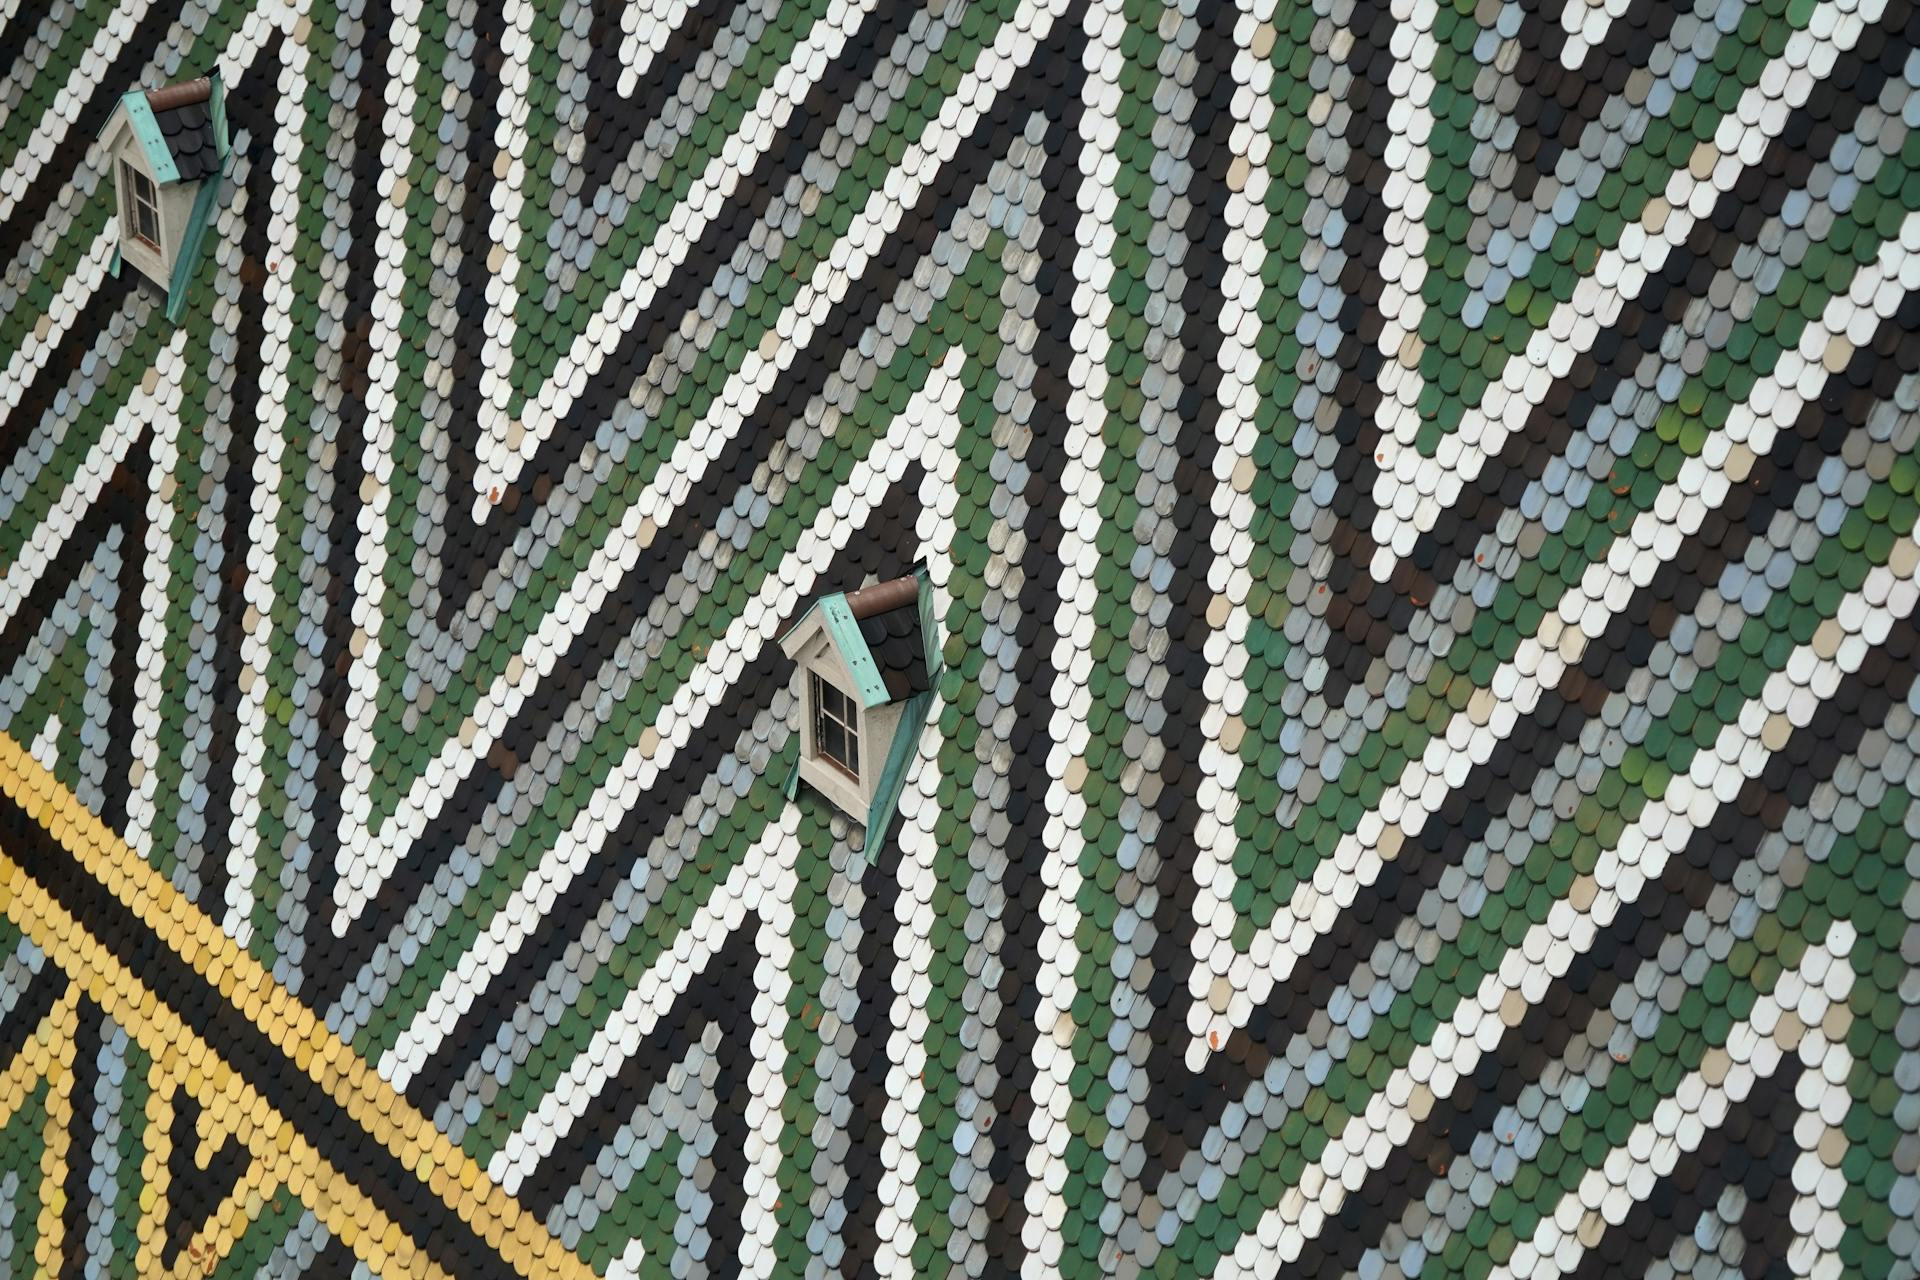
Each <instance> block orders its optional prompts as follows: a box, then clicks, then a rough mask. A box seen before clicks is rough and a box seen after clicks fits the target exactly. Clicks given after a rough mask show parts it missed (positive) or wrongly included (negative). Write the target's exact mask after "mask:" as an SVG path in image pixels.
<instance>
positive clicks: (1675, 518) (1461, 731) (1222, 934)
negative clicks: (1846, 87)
mask: <svg viewBox="0 0 1920 1280" xmlns="http://www.w3.org/2000/svg"><path fill="white" fill-rule="evenodd" d="M1916 251H1920V214H1909V215H1908V216H1907V219H1906V221H1905V222H1903V223H1902V224H1901V227H1900V233H1899V235H1898V236H1897V237H1895V238H1893V239H1890V240H1888V241H1886V242H1885V243H1884V244H1882V245H1881V248H1880V252H1879V255H1878V257H1876V259H1875V260H1874V262H1873V263H1871V264H1870V265H1868V266H1866V267H1864V268H1862V269H1861V270H1860V272H1859V273H1858V274H1857V275H1856V276H1855V277H1854V279H1853V282H1852V284H1851V286H1850V287H1849V289H1848V290H1847V292H1846V293H1844V294H1840V295H1837V296H1836V297H1834V298H1832V299H1830V300H1829V301H1828V304H1827V308H1826V311H1825V314H1824V315H1823V316H1822V317H1821V319H1820V321H1819V322H1818V323H1816V324H1811V325H1809V326H1808V327H1807V329H1806V330H1805V332H1804V333H1803V334H1802V335H1801V339H1800V343H1799V346H1798V347H1797V348H1795V349H1794V350H1792V351H1789V352H1787V353H1785V354H1784V355H1782V357H1781V358H1780V361H1779V363H1778V364H1777V365H1776V366H1775V368H1774V371H1773V373H1772V374H1771V375H1770V376H1769V377H1768V378H1766V379H1763V380H1762V381H1761V382H1759V383H1758V384H1757V385H1756V386H1755V388H1754V390H1753V393H1752V395H1751V396H1750V398H1749V399H1748V401H1747V402H1746V403H1745V404H1742V405H1740V406H1737V407H1736V408H1735V409H1734V411H1733V412H1732V413H1731V414H1730V415H1729V417H1728V421H1727V424H1726V426H1725V427H1724V428H1723V429H1722V430H1720V431H1719V432H1716V433H1715V434H1714V435H1713V436H1712V437H1711V438H1710V439H1709V440H1708V442H1707V445H1706V448H1705V449H1704V450H1703V451H1702V452H1701V453H1700V454H1699V455H1698V456H1696V457H1692V458H1689V459H1688V460H1687V461H1686V462H1685V463H1684V464H1683V465H1682V466H1681V468H1680V472H1679V475H1678V476H1677V477H1676V478H1675V479H1674V482H1673V483H1672V484H1670V485H1668V486H1667V487H1666V488H1665V489H1664V490H1663V491H1662V492H1661V494H1660V495H1659V497H1658V498H1657V499H1656V500H1655V502H1654V505H1653V508H1652V509H1651V510H1650V511H1646V512H1643V513H1642V514H1641V515H1640V516H1639V517H1638V518H1637V519H1636V520H1635V521H1634V524H1633V526H1632V528H1631V529H1630V530H1629V531H1628V533H1627V535H1626V536H1625V537H1623V538H1620V539H1617V540H1616V541H1615V542H1614V543H1613V545H1612V546H1611V547H1610V548H1609V549H1608V552H1607V557H1606V559H1605V560H1602V561H1596V562H1595V563H1593V564H1592V565H1590V566H1588V568H1587V571H1586V573H1585V574H1584V575H1583V576H1582V578H1581V580H1580V584H1579V585H1578V586H1577V587H1575V588H1573V589H1572V590H1570V591H1569V592H1568V593H1567V594H1566V595H1565V596H1564V597H1563V598H1562V599H1561V601H1560V604H1559V606H1558V608H1557V609H1556V610H1555V611H1554V612H1553V613H1550V614H1548V615H1547V617H1546V618H1545V620H1544V621H1543V622H1542V624H1541V627H1540V630H1539V632H1538V634H1536V635H1535V636H1534V637H1532V638H1530V639H1528V640H1527V641H1525V642H1524V643H1523V644H1522V645H1521V646H1520V649H1519V651H1518V652H1516V653H1515V655H1514V657H1513V659H1512V660H1511V661H1510V662H1508V663H1507V664H1506V665H1505V666H1503V667H1502V668H1501V669H1500V670H1499V671H1498V672H1497V673H1496V674H1495V676H1494V678H1493V680H1492V681H1491V682H1490V683H1489V685H1488V687H1487V688H1486V689H1483V690H1481V691H1480V692H1479V693H1477V694H1475V695H1474V697H1473V699H1472V700H1471V701H1470V702H1469V703H1468V705H1467V707H1466V708H1465V710H1464V711H1462V712H1461V713H1459V714H1456V715H1455V716H1454V717H1453V718H1452V719H1451V720H1449V721H1448V723H1447V728H1446V732H1445V733H1444V734H1442V735H1439V736H1436V737H1434V738H1433V739H1432V740H1430V741H1429V742H1428V744H1427V747H1426V750H1425V752H1424V753H1423V755H1422V757H1421V759H1420V760H1418V761H1416V762H1413V763H1410V764H1409V765H1408V766H1407V767H1406V769H1405V770H1404V771H1403V772H1402V773H1401V775H1400V777H1399V779H1398V780H1397V781H1396V782H1395V784H1394V785H1393V786H1391V787H1389V788H1388V790H1387V792H1386V794H1385V795H1384V796H1383V797H1382V799H1381V801H1380V803H1379V805H1378V806H1377V807H1376V808H1375V809H1374V811H1373V812H1371V813H1369V814H1368V815H1367V816H1366V817H1365V818H1363V819H1362V821H1361V823H1360V825H1359V826H1358V828H1357V829H1356V830H1355V831H1354V832H1353V833H1351V834H1349V835H1347V836H1345V837H1343V838H1342V839H1341V841H1340V844H1339V845H1338V847H1337V848H1336V849H1335V850H1334V852H1333V853H1332V854H1331V855H1330V856H1329V857H1327V858H1325V859H1323V860H1322V861H1321V862H1320V863H1319V864H1318V865H1317V866H1316V867H1315V868H1314V873H1313V877H1312V879H1311V880H1309V881H1307V882H1305V883H1303V884H1301V885H1299V886H1298V887H1297V888H1296V889H1295V890H1294V893H1293V895H1292V899H1291V901H1290V902H1289V903H1288V904H1287V905H1286V906H1284V907H1282V908H1281V909H1280V910H1279V911H1277V912H1276V913H1275V914H1274V918H1273V920H1272V921H1271V922H1269V924H1268V925H1267V927H1266V928H1264V929H1262V930H1260V932H1259V933H1258V934H1257V935H1256V936H1255V939H1254V942H1253V945H1252V947H1251V948H1250V949H1249V950H1248V951H1246V952H1244V953H1242V952H1239V951H1238V950H1236V949H1235V947H1234V946H1233V941H1232V915H1233V913H1232V907H1231V894H1232V890H1233V866H1232V862H1231V860H1230V857H1229V859H1228V860H1225V861H1223V860H1222V859H1221V857H1220V854H1219V852H1218V851H1217V850H1216V849H1214V848H1209V847H1206V846H1203V847H1202V850H1201V855H1200V858H1199V859H1198V860H1197V863H1196V866H1195V872H1194V874H1195V878H1196V880H1197V881H1198V882H1199V885H1200V890H1199V893H1198V894H1197V895H1196V897H1195V901H1194V914H1195V918H1196V919H1197V921H1198V922H1199V924H1200V926H1201V927H1200V928H1199V929H1198V930H1197V931H1196V933H1195V936H1194V954H1195V961H1196V963H1195V967H1194V971H1193V973H1192V976H1191V979H1190V988H1189V989H1190V990H1191V991H1192V993H1193V995H1194V1000H1195V1005H1194V1010H1193V1013H1192V1015H1191V1021H1190V1024H1189V1027H1190V1030H1192V1031H1193V1033H1194V1039H1193V1042H1192V1043H1191V1044H1190V1045H1189V1046H1188V1051H1187V1054H1188V1060H1189V1062H1190V1063H1191V1064H1194V1065H1196V1066H1197V1065H1198V1064H1199V1063H1200V1062H1203V1061H1205V1059H1206V1057H1207V1056H1208V1055H1209V1054H1210V1053H1211V1052H1212V1048H1211V1047H1210V1044H1209V1036H1212V1037H1215V1038H1217V1039H1219V1040H1220V1041H1221V1042H1222V1043H1224V1038H1225V1034H1226V1033H1227V1032H1229V1031H1231V1030H1233V1029H1234V1028H1235V1027H1240V1026H1244V1025H1246V1020H1247V1018H1248V1017H1250V1016H1251V1014H1252V1011H1253V1010H1254V1009H1256V1008H1258V1007H1259V1006H1260V1005H1261V1004H1262V1003H1264V1002H1265V1000H1266V998H1267V996H1268V994H1269V993H1270V992H1271V991H1272V989H1273V987H1274V985H1275V984H1276V983H1278V982H1281V981H1284V980H1285V979H1286V977H1287V975H1288V974H1289V973H1291V972H1292V970H1293V966H1294V965H1295V964H1296V963H1297V962H1298V961H1299V959H1300V958H1301V957H1303V956H1305V955H1306V954H1307V952H1308V951H1309V949H1310V948H1311V947H1312V945H1313V943H1314V940H1315V939H1316V938H1318V937H1319V936H1320V935H1321V934H1323V933H1325V932H1326V931H1327V929H1329V928H1331V927H1332V924H1333V922H1334V919H1335V918H1336V916H1337V915H1338V913H1339V912H1340V911H1341V910H1343V909H1344V908H1346V907H1348V906H1350V905H1352V903H1353V900H1354V897H1355V895H1356V894H1357V893H1358V892H1359V890H1360V889H1361V888H1363V887H1365V886H1366V885H1369V884H1371V883H1373V881H1374V879H1375V878H1376V877H1377V876H1378V875H1379V873H1380V869H1381V867H1382V866H1383V865H1384V863H1385V862H1387V861H1390V860H1392V859H1393V858H1395V857H1397V856H1398V854H1399V850H1400V848H1401V846H1402V844H1403V843H1404V842H1406V841H1410V840H1412V839H1413V838H1414V837H1416V836H1417V835H1418V834H1419V832H1420V831H1421V829H1422V828H1423V827H1424V826H1425V824H1426V822H1427V821H1428V820H1429V819H1430V818H1431V817H1432V816H1433V815H1434V814H1435V813H1437V812H1439V809H1440V806H1441V805H1442V804H1443V803H1444V802H1445V800H1446V797H1447V795H1448V794H1449V793H1450V792H1451V791H1452V790H1453V789H1454V788H1455V787H1457V786H1459V785H1460V784H1461V783H1462V782H1464V781H1465V780H1466V777H1467V774H1468V771H1469V770H1471V769H1472V768H1473V767H1474V766H1475V765H1478V764H1483V763H1485V761H1486V760H1487V759H1489V758H1490V757H1491V755H1492V752H1493V749H1494V747H1495V746H1496V745H1497V744H1498V743H1499V742H1501V741H1502V740H1504V739H1505V737H1506V735H1507V734H1508V733H1509V732H1510V731H1511V730H1512V728H1513V726H1514V724H1515V723H1517V722H1518V720H1519V718H1520V717H1521V716H1524V715H1526V714H1528V713H1529V712H1531V711H1532V710H1533V708H1534V706H1535V705H1537V703H1538V702H1539V699H1540V697H1541V695H1542V693H1543V692H1544V691H1545V690H1547V689H1550V688H1552V687H1553V686H1554V685H1556V684H1557V683H1558V682H1559V680H1560V677H1561V676H1562V674H1563V673H1564V672H1565V671H1566V669H1567V668H1568V667H1570V666H1572V665H1574V664H1575V663H1577V662H1578V661H1579V660H1580V657H1581V655H1582V654H1583V653H1584V652H1585V649H1586V646H1587V644H1588V643H1589V642H1590V641H1591V640H1592V639H1593V637H1596V636H1598V635H1600V634H1602V633H1603V632H1604V631H1605V629H1606V626H1607V623H1608V621H1609V620H1610V619H1611V618H1612V616H1613V615H1614V614H1615V613H1616V612H1618V611H1619V610H1620V609H1621V608H1623V607H1624V606H1625V605H1626V604H1627V602H1628V601H1629V600H1630V599H1631V598H1632V595H1633V592H1634V591H1635V590H1637V589H1638V588H1640V587H1644V586H1645V585H1646V584H1647V583H1648V582H1649V581H1651V580H1652V577H1653V574H1654V572H1655V570H1656V569H1658V568H1659V566H1660V565H1661V564H1662V563H1664V562H1665V561H1667V560H1668V559H1670V558H1671V557H1672V555H1673V554H1674V552H1675V551H1677V550H1678V548H1679V547H1680V545H1681V543H1682V542H1683V541H1684V540H1685V539H1686V538H1688V537H1691V536H1692V535H1693V534H1694V533H1695V532H1697V531H1698V530H1699V528H1700V525H1701V522H1702V521H1703V520H1705V518H1706V516H1707V513H1708V512H1709V511H1710V510H1712V509H1714V508H1716V507H1718V505H1719V504H1720V502H1721V500H1722V499H1723V498H1724V497H1725V496H1726V494H1727V492H1728V490H1729V489H1730V487H1731V486H1732V485H1734V484H1737V483H1739V482H1740V481H1741V480H1743V479H1744V478H1745V477H1746V475H1747V473H1748V471H1749V470H1750V469H1751V468H1752V466H1753V463H1754V461H1755V460H1756V459H1757V458H1758V457H1760V456H1763V455H1764V454H1766V453H1767V452H1768V451H1769V450H1770V449H1771V448H1772V446H1773V439H1774V436H1775V435H1776V434H1777V433H1778V432H1779V431H1781V430H1783V429H1790V428H1791V426H1792V424H1793V421H1794V419H1795V418H1796V417H1798V415H1799V413H1800V411H1801V408H1802V407H1803V406H1804V405H1805V404H1807V403H1809V402H1811V401H1813V400H1814V399H1815V398H1816V397H1818V395H1819V394H1820V390H1821V388H1822V387H1824V386H1825V385H1826V380H1827V378H1828V376H1829V375H1830V372H1831V371H1832V370H1834V369H1838V368H1844V367H1845V361H1846V359H1847V358H1848V357H1850V356H1851V354H1852V352H1853V350H1855V349H1857V348H1859V347H1860V346H1863V345H1865V344H1866V343H1868V342H1870V341H1871V340H1872V336H1873V333H1874V331H1875V330H1876V329H1877V328H1878V327H1879V325H1880V323H1881V321H1882V320H1883V319H1885V318H1887V317H1890V316H1892V315H1893V314H1894V312H1895V311H1896V310H1897V309H1898V308H1899V305H1900V302H1901V300H1902V298H1904V297H1905V295H1906V294H1907V292H1909V291H1910V290H1912V289H1914V288H1916V287H1920V253H1917V252H1916ZM1220 974H1225V975H1227V976H1228V978H1229V982H1228V983H1227V984H1225V985H1227V986H1231V987H1232V988H1234V992H1233V994H1232V996H1231V997H1230V999H1229V1002H1228V1003H1227V1004H1226V1006H1225V1007H1220V1006H1219V1005H1218V1003H1217V1002H1214V1001H1212V1000H1211V998H1210V997H1211V991H1210V987H1211V984H1212V983H1213V980H1214V978H1215V977H1216V976H1217V975H1220Z"/></svg>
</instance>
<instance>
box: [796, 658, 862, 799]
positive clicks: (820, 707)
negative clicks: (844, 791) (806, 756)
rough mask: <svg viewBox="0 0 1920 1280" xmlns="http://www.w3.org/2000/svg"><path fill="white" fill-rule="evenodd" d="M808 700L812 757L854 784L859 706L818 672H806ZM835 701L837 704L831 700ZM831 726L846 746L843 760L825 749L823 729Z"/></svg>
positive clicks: (857, 770) (857, 766)
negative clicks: (810, 717)
mask: <svg viewBox="0 0 1920 1280" xmlns="http://www.w3.org/2000/svg"><path fill="white" fill-rule="evenodd" d="M807 680H808V685H807V694H808V700H809V701H810V702H811V703H812V704H813V705H812V708H811V711H812V723H811V726H810V728H811V733H812V736H813V742H812V747H813V757H814V759H816V760H821V761H824V762H826V763H827V764H829V765H832V766H833V767H834V768H835V769H836V770H838V771H839V772H840V773H843V774H845V775H846V776H847V777H848V778H851V779H852V780H853V781H854V783H855V784H858V783H859V781H860V730H861V727H862V726H861V723H860V720H861V717H860V704H859V703H857V702H856V701H854V699H853V698H852V697H850V696H849V695H848V694H846V693H845V692H843V691H842V690H841V689H840V687H839V686H838V685H836V684H834V683H833V682H832V681H831V680H828V679H826V678H825V677H823V676H822V675H821V674H820V673H819V672H818V671H809V672H808V673H807ZM835 699H837V700H838V701H837V705H836V703H835V702H834V701H832V700H835ZM828 724H832V725H833V726H834V727H835V728H836V729H838V730H839V731H840V736H841V738H842V740H843V741H845V743H846V744H847V756H846V757H845V758H843V757H841V756H838V755H835V754H834V753H833V752H832V751H829V750H828V749H827V745H826V739H827V735H826V733H825V729H826V726H827V725H828Z"/></svg>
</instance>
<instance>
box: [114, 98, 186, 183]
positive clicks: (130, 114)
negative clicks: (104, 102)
mask: <svg viewBox="0 0 1920 1280" xmlns="http://www.w3.org/2000/svg"><path fill="white" fill-rule="evenodd" d="M120 105H121V106H122V107H123V108H125V109H126V113H127V124H128V125H129V126H131V127H132V129H133V136H134V138H135V140H137V141H138V142H139V143H140V150H141V151H143V152H144V153H146V157H147V163H148V164H149V165H151V166H152V167H153V180H154V181H155V182H157V183H159V184H160V185H161V186H165V185H166V184H168V183H170V182H178V181H180V170H179V169H178V168H177V167H176V166H175V165H174V163H173V152H171V151H169V150H167V140H166V138H165V137H163V136H162V135H161V133H160V122H159V121H158V120H155V119H154V118H153V108H152V107H150V106H148V105H147V95H146V94H145V93H144V92H143V91H141V90H139V89H135V90H134V91H133V92H132V93H129V94H127V95H126V96H125V97H123V98H121V99H120Z"/></svg>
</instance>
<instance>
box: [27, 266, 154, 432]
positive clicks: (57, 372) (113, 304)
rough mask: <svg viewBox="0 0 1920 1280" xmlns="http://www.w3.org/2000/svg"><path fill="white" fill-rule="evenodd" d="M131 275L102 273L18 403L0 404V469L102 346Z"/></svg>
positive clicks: (129, 290)
mask: <svg viewBox="0 0 1920 1280" xmlns="http://www.w3.org/2000/svg"><path fill="white" fill-rule="evenodd" d="M134 279H135V273H134V272H132V271H123V272H121V273H120V275H119V276H118V277H115V276H105V277H102V279H101V281H100V287H99V288H98V289H95V290H94V291H93V296H92V297H91V298H89V299H87V301H86V302H85V303H84V304H83V305H82V306H81V308H80V314H79V315H77V316H75V317H74V321H73V324H72V325H70V326H69V327H68V329H67V331H66V333H64V334H62V335H61V337H60V340H59V341H58V342H57V343H55V344H54V345H53V347H52V349H51V350H49V351H48V352H47V359H46V362H45V363H44V364H42V365H41V366H40V367H39V368H38V369H37V370H35V371H34V372H33V374H32V375H31V376H30V377H29V378H28V380H27V385H26V387H25V388H24V390H23V391H22V393H21V396H20V403H19V404H17V405H15V406H13V407H12V408H10V409H9V408H5V407H4V406H0V470H5V469H7V468H9V467H11V466H12V465H13V463H14V462H15V461H16V460H17V459H18V457H19V454H20V451H21V450H22V449H24V448H25V447H26V446H27V444H28V442H29V441H30V440H31V439H32V438H33V431H34V428H35V427H37V426H39V425H40V423H41V421H42V419H44V418H46V417H47V416H48V415H50V414H51V413H52V412H53V406H54V402H55V401H56V400H57V399H59V396H60V393H61V392H62V391H64V390H66V387H67V383H68V382H69V381H71V380H72V378H73V375H74V374H75V373H77V372H79V370H80V368H81V366H82V365H83V364H84V363H86V361H87V359H88V357H89V356H92V355H94V354H95V348H96V347H98V348H102V349H103V350H104V349H105V348H106V346H107V345H108V344H107V343H106V342H105V341H103V339H104V338H105V336H106V333H107V327H108V325H109V324H110V323H111V322H112V320H113V316H114V313H115V312H117V311H119V310H120V309H121V308H123V307H125V306H126V304H127V297H128V295H129V294H130V293H132V292H133V290H134V289H135V287H136V286H135V284H134Z"/></svg>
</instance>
